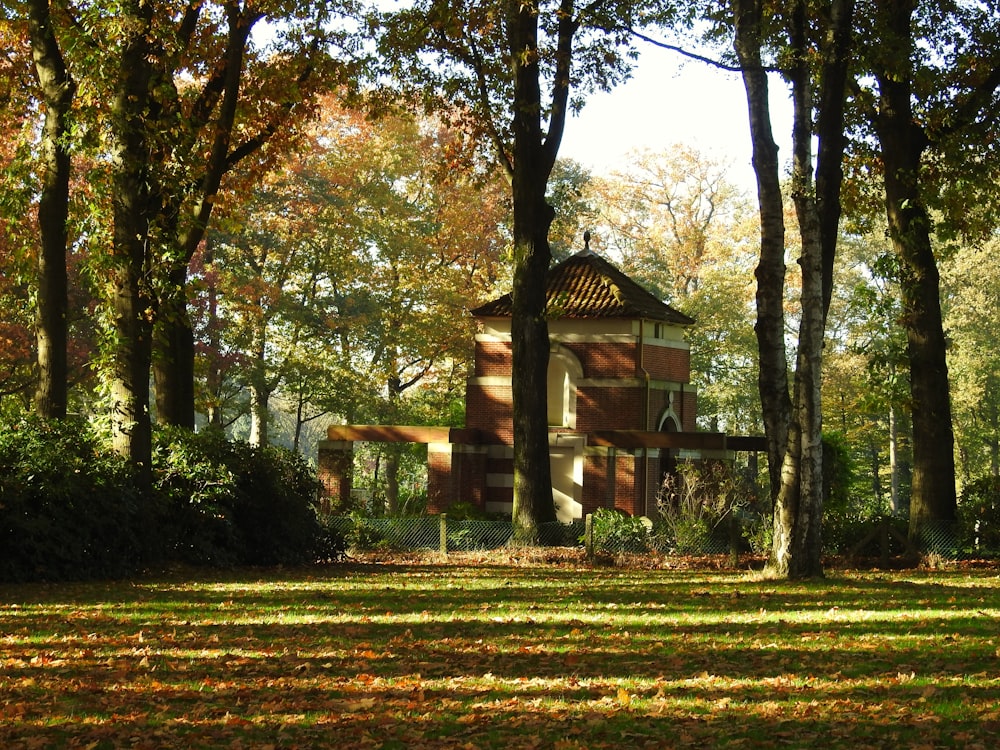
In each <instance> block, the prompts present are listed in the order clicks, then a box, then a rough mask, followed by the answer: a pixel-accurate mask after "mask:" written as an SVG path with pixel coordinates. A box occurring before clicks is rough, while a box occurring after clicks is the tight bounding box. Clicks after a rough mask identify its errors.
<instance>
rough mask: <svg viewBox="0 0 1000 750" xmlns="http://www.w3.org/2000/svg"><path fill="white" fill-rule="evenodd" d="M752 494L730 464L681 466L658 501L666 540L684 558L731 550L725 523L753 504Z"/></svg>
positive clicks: (671, 477)
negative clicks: (684, 555)
mask: <svg viewBox="0 0 1000 750" xmlns="http://www.w3.org/2000/svg"><path fill="white" fill-rule="evenodd" d="M751 499H752V492H751V490H750V489H749V488H748V487H747V486H745V483H744V482H742V481H741V480H740V478H739V476H738V475H737V474H736V472H735V471H734V470H733V467H732V466H731V465H730V464H727V463H722V462H718V461H713V462H708V463H690V464H681V465H679V466H678V467H677V473H676V474H671V475H668V476H667V477H665V478H664V481H663V487H662V488H661V490H660V494H659V497H658V499H657V504H658V509H659V512H660V524H658V525H662V526H664V527H665V529H666V533H665V534H664V536H666V537H667V538H668V540H669V541H671V542H672V543H673V547H674V551H676V552H680V553H684V554H704V553H712V552H719V551H722V550H725V549H727V548H728V546H729V543H728V535H727V533H726V530H727V528H728V527H727V526H725V525H724V524H723V521H728V520H730V519H731V517H732V515H733V514H735V513H737V512H738V511H739V510H740V509H741V508H744V507H746V506H748V505H749V504H750V501H751Z"/></svg>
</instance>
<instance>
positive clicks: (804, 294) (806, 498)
mask: <svg viewBox="0 0 1000 750" xmlns="http://www.w3.org/2000/svg"><path fill="white" fill-rule="evenodd" d="M736 10H737V22H736V27H737V31H736V48H737V54H738V55H739V58H740V61H741V65H742V67H743V68H744V84H745V87H746V90H747V101H748V105H749V109H750V113H751V134H752V137H753V139H754V167H755V169H758V166H759V168H760V170H761V171H762V172H763V174H761V172H760V171H759V172H758V198H759V200H760V210H761V227H762V229H761V233H762V236H761V262H760V265H759V266H758V271H757V276H758V292H757V295H758V342H759V348H760V360H761V372H760V379H761V380H760V382H761V401H762V404H763V406H764V412H765V420H764V421H765V426H766V427H767V426H770V428H771V431H772V433H773V434H774V435H775V436H776V437H777V436H780V435H781V430H782V428H781V422H782V421H784V424H785V425H786V428H785V433H784V434H785V440H786V442H785V445H784V448H782V446H781V445H780V444H775V445H774V446H773V453H774V459H775V460H777V461H779V463H778V466H780V476H779V485H778V488H777V491H776V492H775V489H774V486H773V485H772V497H773V499H774V544H773V547H772V551H771V558H770V560H769V569H770V572H771V573H772V574H773V575H776V576H780V577H787V578H803V577H813V576H821V575H822V574H823V567H822V514H823V421H822V398H821V385H822V352H823V335H824V330H825V326H826V314H827V310H828V308H829V303H830V298H831V296H832V288H833V261H834V257H835V254H836V247H837V233H838V229H839V219H840V187H841V183H842V179H843V177H842V170H841V167H840V163H841V160H842V158H843V149H844V143H845V139H844V136H843V128H844V118H843V112H844V97H845V90H846V81H847V65H848V58H849V48H850V40H851V21H852V15H853V6H852V3H851V0H834V1H833V2H832V3H831V6H830V11H831V12H830V14H829V18H830V28H829V29H828V30H827V35H826V38H825V39H823V40H822V41H821V43H820V44H819V45H818V48H819V54H820V56H821V64H822V71H821V73H820V84H819V87H818V90H819V98H820V105H819V107H818V118H817V127H816V128H815V130H814V127H813V113H814V111H817V107H815V106H814V102H813V91H814V88H815V87H816V84H815V82H814V73H813V70H812V67H811V61H810V58H811V57H812V54H811V53H812V52H813V49H812V44H811V39H810V27H809V16H808V12H807V7H806V3H805V2H804V0H799V1H798V2H796V3H795V4H794V6H793V8H792V14H791V18H790V25H789V41H790V46H791V50H792V53H793V55H794V60H795V62H794V65H793V67H792V70H791V71H790V78H791V83H792V99H793V110H794V112H793V117H794V122H793V129H792V148H793V173H792V198H793V201H794V203H795V209H796V215H797V218H798V223H799V234H800V237H801V242H802V252H801V256H800V259H799V264H800V266H801V270H802V290H801V297H800V299H801V313H800V314H801V320H800V323H799V336H798V346H797V349H796V362H795V377H794V385H793V394H792V397H791V399H790V400H789V399H788V392H787V365H786V364H785V358H784V354H785V351H784V343H783V337H784V314H783V304H784V299H783V285H784V260H783V252H784V247H783V245H784V243H783V239H784V223H783V216H782V215H781V214H780V211H781V194H780V188H779V187H778V184H777V182H778V172H777V148H776V147H773V137H771V132H770V115H769V112H768V110H767V99H766V97H767V82H766V73H765V72H764V70H763V68H762V66H761V36H760V34H761V19H762V10H761V6H760V5H759V4H757V3H747V4H743V3H742V2H740V0H737V2H736ZM814 135H815V136H816V137H817V138H818V142H819V151H818V165H817V177H816V180H815V182H814V177H813V159H812V147H813V136H814ZM758 152H759V153H760V154H761V157H762V158H761V160H760V162H759V164H758V161H757V154H758ZM831 164H832V165H833V166H830V165H831ZM765 225H766V226H767V229H766V230H765V228H764V227H765ZM779 239H780V240H782V242H781V245H780V246H779V244H778V240H779ZM779 252H780V253H781V254H782V255H779ZM762 307H763V309H762ZM775 383H777V384H779V385H780V387H781V391H780V392H779V391H777V390H776V387H775ZM768 412H770V416H767V415H768ZM770 440H771V437H770V435H769V444H770ZM779 454H780V455H779ZM769 457H770V452H769ZM771 476H772V481H773V477H774V469H773V468H772V475H771Z"/></svg>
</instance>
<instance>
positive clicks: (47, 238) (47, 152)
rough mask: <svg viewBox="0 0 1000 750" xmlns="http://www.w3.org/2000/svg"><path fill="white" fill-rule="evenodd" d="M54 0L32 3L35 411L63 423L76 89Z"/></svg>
mask: <svg viewBox="0 0 1000 750" xmlns="http://www.w3.org/2000/svg"><path fill="white" fill-rule="evenodd" d="M49 11H50V9H49V0H30V2H28V30H29V35H30V39H31V52H32V57H33V59H34V63H35V73H36V76H37V78H38V86H39V90H40V92H41V98H42V101H43V102H44V103H45V122H44V124H43V126H42V132H41V139H40V143H39V156H40V159H39V162H40V169H39V171H40V177H41V180H40V181H41V185H40V190H39V199H38V229H39V237H40V240H41V248H40V251H39V254H38V279H37V280H38V298H37V311H36V318H35V332H36V341H37V346H38V354H37V357H38V385H37V388H36V391H35V411H36V412H37V413H38V415H39V416H40V417H42V418H44V419H63V418H64V417H65V416H66V410H67V402H68V375H69V368H68V360H67V342H68V338H69V337H68V332H67V331H68V322H67V307H68V303H67V293H68V281H67V274H66V245H67V229H66V222H67V219H68V216H69V179H70V169H71V159H70V154H69V148H68V137H69V130H70V126H69V115H70V108H71V106H72V103H73V97H74V95H75V92H76V84H75V83H74V81H73V78H72V76H71V75H70V74H69V71H68V70H67V68H66V63H65V61H64V59H63V56H62V51H61V49H60V47H59V42H58V39H57V38H56V35H55V29H54V27H53V23H52V18H51V16H50V12H49Z"/></svg>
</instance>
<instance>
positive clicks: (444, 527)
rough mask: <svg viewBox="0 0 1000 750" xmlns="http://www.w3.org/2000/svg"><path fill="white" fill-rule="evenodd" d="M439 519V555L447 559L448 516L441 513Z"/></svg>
mask: <svg viewBox="0 0 1000 750" xmlns="http://www.w3.org/2000/svg"><path fill="white" fill-rule="evenodd" d="M439 518H440V521H441V546H440V549H441V555H442V556H443V557H448V514H447V513H442V514H441V515H440V517H439Z"/></svg>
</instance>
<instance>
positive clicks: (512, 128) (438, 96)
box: [379, 0, 660, 541]
mask: <svg viewBox="0 0 1000 750" xmlns="http://www.w3.org/2000/svg"><path fill="white" fill-rule="evenodd" d="M659 6H660V4H659V3H642V2H594V3H589V4H585V5H583V6H582V7H578V6H577V4H576V3H574V2H573V0H559V1H558V2H556V1H552V2H542V1H539V2H522V1H521V0H506V1H505V2H503V3H501V4H497V3H494V2H479V1H478V0H471V1H470V2H463V3H452V2H442V1H441V0H418V1H417V2H414V3H412V5H411V7H409V8H407V9H405V10H401V11H395V12H391V13H387V14H385V15H383V16H381V18H380V22H381V24H382V26H383V28H384V29H385V31H384V33H383V34H382V35H381V37H380V39H379V49H380V51H381V54H382V57H383V59H384V60H386V61H387V62H388V63H390V65H389V66H388V68H389V69H388V70H387V75H388V76H391V77H392V78H393V79H394V80H395V81H396V82H398V83H399V84H400V87H401V88H403V89H404V90H406V91H407V92H409V94H410V95H412V97H413V98H414V100H416V101H420V102H423V103H424V104H425V105H427V106H430V107H434V108H435V109H437V110H438V111H441V112H444V113H446V116H448V117H451V118H453V119H454V120H455V121H456V122H458V123H460V124H461V125H462V126H463V127H465V128H466V129H467V131H468V132H469V133H470V134H471V135H472V136H473V137H474V138H476V139H482V140H483V142H484V143H485V144H487V145H488V147H489V148H490V149H491V151H492V155H493V157H494V159H496V160H497V162H498V163H500V164H501V165H502V166H503V168H504V170H505V171H506V173H507V175H508V177H509V179H510V185H511V198H512V205H513V236H512V246H513V247H512V266H513V288H512V295H511V296H512V320H511V349H512V355H513V360H514V368H513V382H512V388H513V410H514V417H513V422H514V424H513V428H514V510H513V522H514V526H515V533H516V536H517V538H518V539H519V540H523V541H529V540H531V539H532V538H534V537H536V536H537V533H538V525H539V524H540V523H542V522H545V521H550V520H554V519H555V506H554V504H553V500H552V482H551V474H550V468H549V447H548V425H547V420H546V413H547V412H546V407H545V398H546V387H545V382H546V372H547V365H548V347H549V341H548V326H547V323H546V320H545V275H546V272H547V270H548V267H549V263H550V260H551V247H550V245H549V238H548V234H549V229H550V227H551V225H552V222H553V219H554V211H553V209H552V207H551V205H550V204H549V203H548V201H547V200H546V193H547V185H548V181H549V178H550V177H551V175H552V170H553V167H554V165H555V161H556V156H557V155H558V152H559V145H560V142H561V140H562V134H563V131H564V129H565V127H566V118H567V116H568V115H569V112H570V110H571V108H579V107H580V106H582V100H581V99H580V97H579V96H573V95H572V94H573V92H578V93H579V94H582V93H586V92H587V91H589V90H590V89H592V88H594V87H599V88H602V89H608V88H610V87H611V86H612V85H613V84H615V83H616V82H617V81H619V80H620V79H621V78H622V76H623V75H625V74H626V73H627V71H628V59H627V57H623V56H622V54H621V52H620V50H621V49H622V48H623V47H624V46H625V45H626V44H627V42H628V40H629V36H628V29H629V28H630V27H632V26H638V25H640V22H652V21H653V20H654V18H653V16H652V14H649V15H644V13H645V12H646V11H651V10H656V9H658V8H659Z"/></svg>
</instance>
